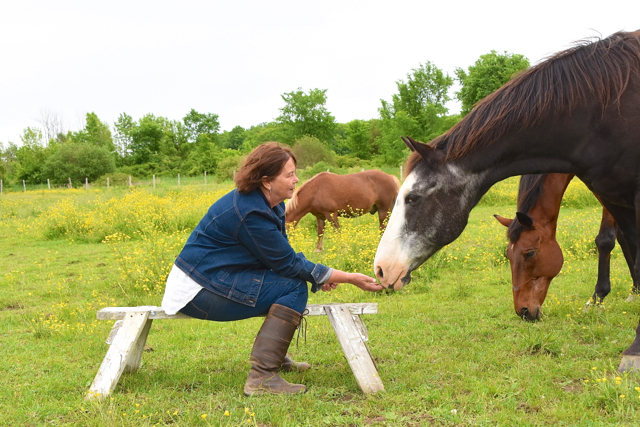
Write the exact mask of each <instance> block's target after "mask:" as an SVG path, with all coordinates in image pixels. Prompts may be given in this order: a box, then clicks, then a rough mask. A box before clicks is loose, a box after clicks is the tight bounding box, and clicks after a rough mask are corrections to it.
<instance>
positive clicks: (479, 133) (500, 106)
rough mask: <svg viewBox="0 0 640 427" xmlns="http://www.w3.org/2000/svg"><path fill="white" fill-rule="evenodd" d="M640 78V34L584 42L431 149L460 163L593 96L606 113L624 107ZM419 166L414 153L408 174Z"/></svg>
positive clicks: (525, 76)
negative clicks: (633, 81) (633, 83)
mask: <svg viewBox="0 0 640 427" xmlns="http://www.w3.org/2000/svg"><path fill="white" fill-rule="evenodd" d="M639 72H640V31H635V32H617V33H615V34H612V35H611V36H609V37H607V38H605V39H599V38H596V39H595V41H594V39H593V38H592V39H585V40H580V41H578V42H576V43H575V44H574V46H572V47H571V48H569V49H567V50H564V51H561V52H559V53H556V54H555V55H552V56H550V57H549V58H547V59H546V60H544V61H543V62H540V63H539V64H538V65H535V66H533V67H531V68H529V69H527V70H526V71H523V72H521V73H520V74H518V75H516V76H515V77H514V78H513V79H512V80H510V81H509V82H507V83H506V84H505V85H504V86H502V87H501V88H500V89H498V90H497V91H495V92H493V93H492V94H490V95H488V96H487V97H486V98H484V99H483V100H481V101H480V102H479V103H478V104H477V105H476V106H475V107H474V109H473V110H472V111H471V112H470V113H469V114H468V115H467V116H466V117H464V118H463V119H462V120H461V121H460V122H459V123H458V124H456V125H455V126H454V127H452V128H451V129H450V130H449V131H447V132H446V133H445V134H443V135H441V136H439V137H438V138H436V139H434V140H433V141H431V142H430V143H429V145H431V146H432V147H434V148H438V149H444V150H445V152H446V160H455V159H459V158H461V157H463V156H465V155H466V154H468V153H469V152H470V151H472V150H473V149H474V148H476V147H478V146H480V145H488V144H491V143H492V142H494V141H496V140H497V139H499V138H500V137H501V136H503V135H504V134H505V133H507V132H509V131H511V130H514V129H519V130H522V129H526V128H530V127H532V126H535V125H536V124H539V123H540V122H542V121H543V120H544V119H545V118H547V117H549V116H550V115H560V114H563V113H566V112H570V111H571V110H573V109H574V108H575V107H576V106H578V105H579V104H580V103H581V102H583V101H585V100H587V99H589V98H590V96H593V95H595V96H596V97H597V98H598V99H599V100H600V104H601V108H602V110H603V112H604V110H605V109H606V108H607V107H608V106H610V105H612V104H614V103H616V102H617V101H619V99H620V97H621V96H622V94H623V93H624V91H625V89H626V88H627V86H628V85H629V82H630V81H631V78H632V77H633V75H634V74H635V75H638V74H639ZM419 161H420V156H419V154H417V153H416V152H414V153H412V155H411V156H410V158H409V160H408V161H407V164H406V171H407V172H406V173H407V174H408V173H409V172H411V170H412V169H413V168H414V167H415V165H416V164H417V163H418V162H419Z"/></svg>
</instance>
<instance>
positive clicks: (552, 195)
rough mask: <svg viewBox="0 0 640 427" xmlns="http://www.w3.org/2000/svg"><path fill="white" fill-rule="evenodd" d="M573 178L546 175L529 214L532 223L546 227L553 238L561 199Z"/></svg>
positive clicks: (562, 175)
mask: <svg viewBox="0 0 640 427" xmlns="http://www.w3.org/2000/svg"><path fill="white" fill-rule="evenodd" d="M573 177H574V175H572V174H563V173H550V174H547V175H546V176H545V179H544V182H543V183H542V192H541V193H540V196H539V197H538V200H537V201H536V204H535V205H534V206H533V208H531V210H530V212H529V215H530V216H531V217H532V218H533V221H534V223H536V224H541V225H542V226H544V227H547V228H548V229H549V232H550V233H551V235H552V237H553V238H555V234H556V227H557V225H558V213H559V212H560V206H561V205H562V197H563V196H564V192H565V191H566V189H567V187H568V186H569V183H570V182H571V180H572V179H573Z"/></svg>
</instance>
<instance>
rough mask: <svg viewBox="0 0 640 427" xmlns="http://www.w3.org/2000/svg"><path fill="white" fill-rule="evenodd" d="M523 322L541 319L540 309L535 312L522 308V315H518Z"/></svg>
mask: <svg viewBox="0 0 640 427" xmlns="http://www.w3.org/2000/svg"><path fill="white" fill-rule="evenodd" d="M518 316H520V317H521V318H522V319H523V320H538V319H539V318H540V309H539V308H538V309H536V310H535V311H533V312H532V311H529V308H528V307H522V309H521V310H520V313H518Z"/></svg>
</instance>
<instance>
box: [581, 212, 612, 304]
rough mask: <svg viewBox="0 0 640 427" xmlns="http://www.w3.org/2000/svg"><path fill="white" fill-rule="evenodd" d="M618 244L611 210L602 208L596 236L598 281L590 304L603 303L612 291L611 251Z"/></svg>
mask: <svg viewBox="0 0 640 427" xmlns="http://www.w3.org/2000/svg"><path fill="white" fill-rule="evenodd" d="M615 245H616V225H615V220H614V219H613V216H612V215H611V213H609V211H608V210H607V209H606V208H605V207H603V208H602V220H601V222H600V231H599V232H598V235H597V236H596V246H597V247H598V281H597V282H596V287H595V291H594V292H593V296H592V297H591V299H590V300H589V301H588V302H587V305H589V304H602V302H603V300H604V297H606V296H607V295H609V292H611V278H610V277H611V251H612V250H613V248H614V247H615Z"/></svg>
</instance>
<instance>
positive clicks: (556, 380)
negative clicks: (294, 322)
mask: <svg viewBox="0 0 640 427" xmlns="http://www.w3.org/2000/svg"><path fill="white" fill-rule="evenodd" d="M230 188H231V185H230V184H215V185H212V184H210V185H207V186H204V185H189V186H186V185H185V186H182V187H180V188H178V187H177V186H163V187H162V188H157V189H153V188H148V187H145V188H143V189H139V188H133V189H129V188H113V189H109V190H107V189H90V190H83V189H71V190H70V189H60V190H46V189H44V188H43V189H38V190H34V191H27V192H15V193H5V194H3V195H2V196H0V248H1V250H2V256H1V257H0V272H1V273H2V274H1V275H0V371H1V372H3V373H4V375H2V376H1V377H0V409H1V412H0V424H2V425H21V426H22V425H25V426H30V425H77V426H118V425H122V426H162V425H179V426H207V425H211V426H241V425H242V426H247V425H256V426H263V427H266V426H430V425H438V426H440V425H443V426H461V425H464V426H466V425H468V426H483V425H486V426H495V425H500V426H503V425H504V426H507V425H509V426H510V425H520V426H537V425H576V426H577V425H579V426H604V425H623V426H624V425H629V426H631V425H637V420H638V417H639V416H640V375H638V374H630V375H619V374H617V373H616V368H617V365H618V363H619V361H620V357H621V352H622V351H623V350H624V349H626V348H627V347H628V346H629V344H630V343H631V341H632V340H633V336H634V329H635V327H636V325H637V322H638V317H639V315H640V309H639V306H638V304H639V303H638V302H637V301H635V302H626V301H625V299H626V297H627V296H628V294H629V289H630V285H631V281H630V279H629V274H628V269H627V267H626V265H625V263H624V258H623V256H622V255H621V253H620V251H619V249H616V250H615V251H614V253H613V255H612V283H613V284H612V287H613V291H612V293H611V294H610V296H609V297H608V298H607V299H606V302H605V307H604V308H598V309H591V310H589V311H587V312H585V310H583V305H584V303H585V302H586V301H587V300H588V298H589V297H590V296H591V294H592V292H593V286H594V284H595V280H596V271H597V266H596V261H597V259H596V249H595V245H594V244H593V239H594V237H595V234H596V232H597V230H598V225H599V219H600V209H599V207H598V205H597V202H596V201H595V199H594V198H593V196H591V195H590V194H589V193H588V191H587V190H586V189H585V188H584V186H583V185H582V184H580V183H579V182H576V183H572V184H571V186H570V188H569V190H568V192H567V195H566V197H565V205H564V207H563V210H562V213H561V218H560V223H559V233H558V235H559V240H560V243H561V246H562V247H563V250H564V253H565V264H564V267H563V269H562V272H561V273H560V275H559V276H558V277H557V278H556V279H555V280H554V282H553V283H552V287H551V290H550V292H549V295H548V297H547V300H546V302H545V304H544V305H543V312H544V316H543V318H542V320H541V321H539V322H536V323H526V322H523V321H522V320H520V319H519V318H518V317H517V316H516V315H515V312H514V309H513V302H512V295H511V285H510V272H509V266H508V263H507V262H506V259H505V258H504V256H503V253H504V248H505V244H506V240H505V235H504V233H505V229H504V228H503V227H502V226H501V225H499V224H498V223H497V222H496V221H495V219H494V218H493V217H492V215H493V214H496V213H497V214H501V215H503V216H509V217H512V216H513V215H514V212H515V207H514V201H515V197H516V192H517V179H516V178H512V179H509V180H507V181H504V182H502V183H499V184H498V185H497V186H495V187H494V188H493V189H492V190H491V192H490V193H488V194H487V195H486V196H485V198H484V199H483V200H482V202H481V203H480V204H479V206H478V207H476V208H475V209H474V210H473V212H472V214H471V218H470V223H469V226H468V227H467V229H466V230H465V232H464V233H463V234H462V236H461V237H460V238H459V239H458V240H457V241H456V242H454V243H453V244H451V245H450V246H448V247H446V248H444V249H443V250H442V251H441V252H439V253H438V254H436V255H435V256H434V257H433V258H432V259H431V260H430V261H429V262H428V263H426V264H425V265H423V266H422V267H421V268H420V269H419V270H418V271H416V272H415V273H414V279H413V281H412V282H411V283H410V284H409V285H408V286H407V287H406V288H405V289H404V290H402V291H399V292H393V293H392V292H382V293H379V294H371V293H364V292H361V291H359V290H357V289H355V288H354V287H352V286H350V285H342V286H341V287H339V288H338V289H337V290H336V291H334V292H331V293H318V294H314V295H312V296H311V300H310V303H322V302H340V301H344V302H376V303H378V305H379V313H378V314H377V315H370V316H366V318H365V319H364V320H365V322H366V324H367V327H368V330H369V335H370V341H369V346H370V349H371V352H372V354H373V355H374V357H375V359H376V362H377V365H378V370H379V373H380V376H381V379H382V381H383V383H384V385H385V388H386V391H385V392H383V393H378V394H376V395H371V396H364V395H362V394H361V392H360V389H359V388H358V385H357V383H356V381H355V379H354V377H353V375H352V374H351V371H350V369H349V366H348V364H347V362H346V360H345V359H344V356H343V353H342V350H341V348H340V345H339V343H338V341H337V338H336V336H335V333H334V332H333V329H332V327H331V325H330V323H329V322H328V320H327V319H326V318H324V317H312V318H309V320H308V332H307V342H306V344H305V343H304V342H302V341H301V342H300V343H299V345H298V346H297V347H296V346H295V345H293V346H292V349H291V353H292V355H293V356H294V357H295V358H297V359H299V360H305V361H308V362H310V363H311V364H312V366H313V368H312V369H311V370H309V371H307V372H305V373H303V374H289V375H286V376H285V377H286V378H287V379H288V380H290V381H295V382H301V383H304V384H306V385H307V387H308V390H309V391H308V392H307V393H306V394H304V395H299V396H262V397H252V398H247V397H245V396H244V395H243V394H242V387H243V385H244V381H245V379H246V375H247V372H248V368H249V365H248V357H249V352H250V349H251V345H252V342H253V339H254V337H255V334H256V332H257V330H258V328H259V327H260V324H261V321H262V319H250V320H246V321H241V322H232V323H213V322H202V321H195V320H193V321H156V322H154V325H153V328H152V330H151V333H150V335H149V339H148V342H147V344H148V346H149V347H148V349H147V351H145V353H144V355H143V359H142V366H141V368H140V370H139V371H138V373H136V374H133V375H123V377H122V378H121V380H120V383H119V385H118V387H117V388H116V390H115V392H114V393H113V395H112V396H111V397H110V398H107V399H105V400H102V401H85V400H84V396H85V394H86V392H87V390H88V387H89V385H90V383H91V381H92V380H93V377H94V376H95V374H96V372H97V370H98V367H99V366H100V363H101V361H102V358H103V357H104V355H105V352H106V350H107V346H106V345H105V344H104V340H105V339H106V337H107V336H108V334H109V330H110V328H111V326H112V322H110V321H97V320H96V317H95V313H96V311H97V310H99V309H100V308H102V307H106V306H132V305H159V304H160V301H161V299H162V293H163V288H164V280H165V277H166V274H167V272H168V270H169V268H170V266H171V264H172V262H173V259H174V258H175V256H176V255H177V254H178V253H179V251H180V249H181V247H182V244H183V243H184V241H185V240H186V238H187V236H188V235H189V232H190V231H191V229H192V228H193V227H194V226H195V224H196V223H197V221H198V220H199V219H200V217H201V216H202V215H203V213H204V212H205V211H206V209H207V207H208V206H209V205H210V204H211V203H212V202H213V201H215V200H216V199H217V198H218V197H220V196H221V195H222V194H224V193H225V192H226V191H228V190H229V189H230ZM342 228H343V229H342V232H341V234H336V233H335V232H333V230H330V229H328V230H327V236H326V238H325V251H324V252H323V253H321V254H315V253H314V252H313V248H314V247H315V242H316V236H315V221H314V220H313V219H312V218H311V217H305V218H304V219H303V221H302V222H301V224H300V225H299V227H298V228H297V229H296V230H295V231H294V232H292V233H291V236H290V238H291V241H292V244H293V246H294V247H295V248H296V249H297V250H301V251H303V252H305V254H306V255H307V256H308V257H309V258H311V259H312V260H314V261H318V262H323V263H325V264H327V265H330V266H334V267H337V268H340V269H345V270H353V271H359V272H362V273H366V274H372V271H371V270H372V267H371V266H372V262H373V257H374V255H375V250H376V246H377V241H378V238H379V233H378V231H377V218H376V217H373V216H370V215H367V216H365V217H361V218H356V219H344V220H342Z"/></svg>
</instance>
